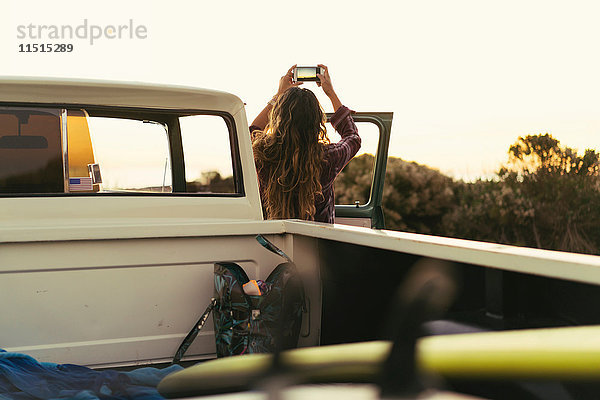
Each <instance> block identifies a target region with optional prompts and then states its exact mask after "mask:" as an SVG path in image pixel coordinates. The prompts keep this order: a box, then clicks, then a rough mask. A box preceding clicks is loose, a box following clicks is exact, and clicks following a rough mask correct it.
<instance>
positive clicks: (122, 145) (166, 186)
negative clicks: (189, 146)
mask: <svg viewBox="0 0 600 400" xmlns="http://www.w3.org/2000/svg"><path fill="white" fill-rule="evenodd" d="M88 123H89V130H90V136H91V142H92V146H93V149H94V157H95V163H96V164H97V165H98V167H99V170H100V175H101V179H102V183H101V184H99V189H100V192H150V193H166V192H171V191H172V184H171V181H172V177H171V159H170V156H169V140H168V135H167V129H166V128H165V126H163V125H162V124H160V123H156V122H152V121H140V120H134V119H126V118H105V117H89V118H88ZM69 143H71V141H69ZM73 151H75V150H74V149H69V152H70V153H71V152H73ZM82 162H85V161H82ZM81 167H82V166H81ZM72 168H74V166H69V170H70V171H72ZM71 178H72V177H71Z"/></svg>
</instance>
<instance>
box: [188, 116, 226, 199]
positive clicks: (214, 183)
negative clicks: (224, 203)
mask: <svg viewBox="0 0 600 400" xmlns="http://www.w3.org/2000/svg"><path fill="white" fill-rule="evenodd" d="M179 126H180V129H181V140H182V144H183V157H184V160H185V181H186V192H188V193H216V194H219V193H223V194H227V193H236V187H235V181H234V175H233V171H234V169H233V160H232V146H231V141H230V136H229V135H230V132H229V127H228V126H227V123H226V122H225V120H224V119H223V118H222V117H220V116H216V115H189V116H184V117H179Z"/></svg>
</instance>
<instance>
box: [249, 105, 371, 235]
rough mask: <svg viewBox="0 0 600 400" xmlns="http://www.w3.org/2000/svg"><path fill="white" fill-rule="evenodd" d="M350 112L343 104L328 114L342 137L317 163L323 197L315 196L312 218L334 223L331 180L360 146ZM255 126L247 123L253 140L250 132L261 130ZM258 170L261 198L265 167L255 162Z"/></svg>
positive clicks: (267, 178) (327, 147) (266, 180)
mask: <svg viewBox="0 0 600 400" xmlns="http://www.w3.org/2000/svg"><path fill="white" fill-rule="evenodd" d="M351 113H352V111H351V110H350V109H349V108H347V107H346V106H341V107H340V108H338V110H337V111H336V112H335V114H333V116H332V117H331V125H333V127H334V128H335V130H336V131H337V132H338V133H339V134H340V136H341V137H342V139H341V140H340V141H339V142H338V143H331V144H329V145H326V146H325V152H324V157H323V162H322V164H321V178H320V182H321V186H322V187H323V196H322V197H321V196H315V208H316V212H315V218H314V220H315V221H319V222H328V223H331V224H332V223H333V222H334V215H335V209H334V205H335V197H334V193H333V181H334V180H335V178H336V177H337V176H338V174H339V173H340V172H341V171H342V169H344V167H345V166H346V164H348V163H349V162H350V160H351V159H352V157H354V155H355V154H356V153H357V152H358V149H360V136H358V128H356V124H355V123H354V120H353V119H352V115H351ZM261 129H262V128H260V127H258V126H255V125H253V126H251V127H250V132H251V135H252V140H253V141H254V139H255V135H254V132H255V131H258V130H261ZM256 167H257V172H258V183H259V188H260V195H261V197H262V198H264V189H265V188H266V187H267V183H268V180H269V175H270V174H269V168H268V167H266V166H264V165H260V164H259V162H258V161H257V164H256Z"/></svg>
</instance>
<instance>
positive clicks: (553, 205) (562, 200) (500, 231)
mask: <svg viewBox="0 0 600 400" xmlns="http://www.w3.org/2000/svg"><path fill="white" fill-rule="evenodd" d="M372 163H373V156H371V155H363V156H360V157H358V158H357V159H355V160H354V161H353V162H352V163H351V164H350V165H349V166H348V168H346V169H345V170H344V171H343V172H342V174H341V175H340V177H338V180H337V181H336V195H337V196H338V199H339V200H340V201H339V202H338V203H346V204H352V203H353V202H354V200H361V202H364V201H366V200H367V198H368V193H369V190H370V182H371V174H372V171H371V170H372ZM359 196H362V197H359ZM383 208H384V211H385V217H386V227H387V229H395V230H402V231H409V232H418V233H425V234H433V235H440V236H451V237H458V238H464V239H473V240H482V241H489V242H497V243H505V244H514V245H518V246H528V247H537V248H544V249H553V250H563V251H571V252H579V253H589V254H600V161H599V154H598V153H597V152H595V151H594V150H586V152H585V153H584V155H582V156H579V155H578V154H577V152H576V151H575V150H573V149H571V148H569V147H564V146H561V144H560V143H559V141H558V140H556V139H554V138H553V137H552V136H551V135H548V134H545V135H534V136H526V137H520V138H519V139H518V141H517V142H516V143H515V144H514V145H512V146H511V147H510V149H509V158H508V161H507V163H506V164H505V165H504V166H503V167H502V168H501V169H500V170H499V171H498V172H497V174H496V176H495V177H494V179H492V180H478V181H476V182H463V181H455V180H452V179H451V178H449V177H447V176H445V175H443V174H441V173H440V172H439V171H437V170H433V169H431V168H428V167H426V166H423V165H419V164H416V163H414V162H406V161H403V160H401V159H399V158H394V157H390V158H389V159H388V164H387V173H386V182H385V188H384V196H383Z"/></svg>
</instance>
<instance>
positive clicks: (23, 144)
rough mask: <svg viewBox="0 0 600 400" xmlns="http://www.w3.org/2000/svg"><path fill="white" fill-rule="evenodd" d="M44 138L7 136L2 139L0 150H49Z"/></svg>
mask: <svg viewBox="0 0 600 400" xmlns="http://www.w3.org/2000/svg"><path fill="white" fill-rule="evenodd" d="M47 148H48V139H46V138H45V137H44V136H22V135H6V136H2V137H0V149H47Z"/></svg>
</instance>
